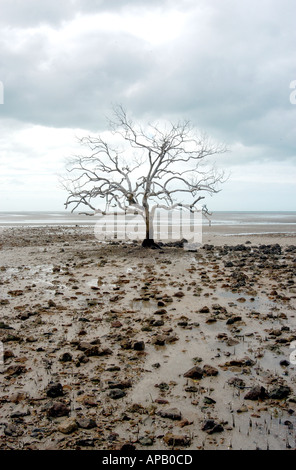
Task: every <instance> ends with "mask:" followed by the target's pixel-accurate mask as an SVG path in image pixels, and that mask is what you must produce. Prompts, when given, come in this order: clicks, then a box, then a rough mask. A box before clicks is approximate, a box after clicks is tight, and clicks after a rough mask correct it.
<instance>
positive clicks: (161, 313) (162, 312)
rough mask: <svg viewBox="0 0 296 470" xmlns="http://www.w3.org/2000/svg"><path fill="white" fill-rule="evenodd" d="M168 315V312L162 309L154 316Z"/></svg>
mask: <svg viewBox="0 0 296 470" xmlns="http://www.w3.org/2000/svg"><path fill="white" fill-rule="evenodd" d="M166 313H167V310H166V309H165V308H160V309H159V310H156V311H155V312H154V315H165V314H166Z"/></svg>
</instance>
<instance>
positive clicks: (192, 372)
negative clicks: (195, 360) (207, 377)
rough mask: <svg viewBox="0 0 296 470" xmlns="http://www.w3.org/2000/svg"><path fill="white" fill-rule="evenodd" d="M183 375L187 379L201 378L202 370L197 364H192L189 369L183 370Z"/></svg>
mask: <svg viewBox="0 0 296 470" xmlns="http://www.w3.org/2000/svg"><path fill="white" fill-rule="evenodd" d="M183 377H186V378H188V379H201V378H202V377H203V370H202V369H201V368H200V367H198V366H194V367H192V369H189V370H188V371H187V372H185V374H184V375H183Z"/></svg>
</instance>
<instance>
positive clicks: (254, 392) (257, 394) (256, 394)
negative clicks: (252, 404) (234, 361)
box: [244, 385, 267, 400]
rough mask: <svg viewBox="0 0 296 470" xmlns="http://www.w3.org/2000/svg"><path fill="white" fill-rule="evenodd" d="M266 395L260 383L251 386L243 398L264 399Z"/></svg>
mask: <svg viewBox="0 0 296 470" xmlns="http://www.w3.org/2000/svg"><path fill="white" fill-rule="evenodd" d="M266 397H267V394H266V390H265V388H264V387H261V386H260V385H256V386H255V387H253V388H252V389H251V390H250V391H249V392H248V393H247V394H246V395H245V397H244V398H245V400H264V398H266Z"/></svg>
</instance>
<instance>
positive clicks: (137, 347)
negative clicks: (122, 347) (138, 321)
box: [133, 341, 145, 351]
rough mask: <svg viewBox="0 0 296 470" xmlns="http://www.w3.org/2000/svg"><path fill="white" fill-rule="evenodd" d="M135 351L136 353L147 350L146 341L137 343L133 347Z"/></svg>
mask: <svg viewBox="0 0 296 470" xmlns="http://www.w3.org/2000/svg"><path fill="white" fill-rule="evenodd" d="M133 349H134V350H135V351H144V349H145V343H144V341H135V342H134V345H133Z"/></svg>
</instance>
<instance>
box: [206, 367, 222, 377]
mask: <svg viewBox="0 0 296 470" xmlns="http://www.w3.org/2000/svg"><path fill="white" fill-rule="evenodd" d="M203 374H204V375H206V376H207V377H212V376H216V375H218V374H219V371H218V369H216V368H215V367H213V366H210V365H208V364H205V365H204V366H203Z"/></svg>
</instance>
